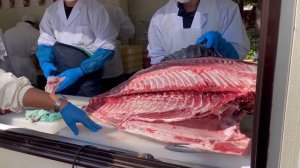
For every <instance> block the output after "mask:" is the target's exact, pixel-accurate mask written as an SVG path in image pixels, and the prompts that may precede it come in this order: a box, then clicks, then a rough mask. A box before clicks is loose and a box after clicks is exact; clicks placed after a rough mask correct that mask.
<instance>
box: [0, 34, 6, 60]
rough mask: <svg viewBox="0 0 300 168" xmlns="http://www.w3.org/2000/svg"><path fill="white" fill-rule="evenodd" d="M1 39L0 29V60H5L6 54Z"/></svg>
mask: <svg viewBox="0 0 300 168" xmlns="http://www.w3.org/2000/svg"><path fill="white" fill-rule="evenodd" d="M3 39H4V38H3V33H2V30H1V29H0V61H5V57H6V56H7V53H6V49H5V45H4V40H3Z"/></svg>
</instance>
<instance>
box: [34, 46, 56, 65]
mask: <svg viewBox="0 0 300 168" xmlns="http://www.w3.org/2000/svg"><path fill="white" fill-rule="evenodd" d="M36 56H37V58H38V60H39V63H40V65H41V66H42V64H43V63H45V62H49V63H53V62H54V61H53V46H48V45H44V44H41V45H38V49H37V51H36Z"/></svg>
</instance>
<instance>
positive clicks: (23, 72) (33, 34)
mask: <svg viewBox="0 0 300 168" xmlns="http://www.w3.org/2000/svg"><path fill="white" fill-rule="evenodd" d="M38 37H39V31H38V30H37V29H35V28H33V27H32V26H31V25H30V24H29V23H26V22H19V23H17V25H16V26H15V27H13V28H11V29H9V30H7V31H6V32H5V33H4V39H5V42H6V49H7V53H8V58H9V59H8V60H9V64H10V67H9V71H10V72H12V73H13V74H14V75H16V76H17V77H21V76H25V77H27V78H28V79H29V80H30V81H31V83H33V84H35V85H37V77H38V74H37V70H36V68H35V65H34V63H33V61H32V58H31V56H32V54H34V53H35V52H36V49H37V40H38Z"/></svg>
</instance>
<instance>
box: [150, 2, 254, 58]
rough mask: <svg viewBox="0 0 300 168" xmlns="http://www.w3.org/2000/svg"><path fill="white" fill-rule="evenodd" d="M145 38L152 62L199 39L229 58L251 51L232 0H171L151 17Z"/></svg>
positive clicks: (243, 55)
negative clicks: (146, 37)
mask: <svg viewBox="0 0 300 168" xmlns="http://www.w3.org/2000/svg"><path fill="white" fill-rule="evenodd" d="M148 40H149V45H148V51H149V57H150V58H151V64H156V63H158V62H160V61H161V60H162V59H163V58H164V57H165V56H166V55H168V54H173V53H174V52H176V51H179V50H181V49H182V48H186V47H188V46H189V45H194V44H199V43H202V42H206V48H213V49H215V50H216V51H218V52H219V53H221V54H222V55H223V56H224V57H227V58H232V59H241V60H242V59H244V58H245V57H246V55H247V54H248V52H249V50H250V49H249V48H250V43H249V39H248V37H247V34H246V32H245V28H244V25H243V22H242V19H241V15H240V11H239V7H238V5H237V4H235V3H234V2H232V1H231V0H170V1H169V2H168V3H167V4H166V5H164V6H163V7H162V8H160V9H159V10H158V11H157V12H156V13H155V15H154V16H153V17H152V19H151V23H150V27H149V32H148Z"/></svg>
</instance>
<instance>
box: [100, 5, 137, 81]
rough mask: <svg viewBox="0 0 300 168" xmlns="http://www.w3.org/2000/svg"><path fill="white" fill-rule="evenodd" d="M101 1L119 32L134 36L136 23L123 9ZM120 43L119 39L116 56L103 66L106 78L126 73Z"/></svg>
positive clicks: (126, 36) (124, 36)
mask: <svg viewBox="0 0 300 168" xmlns="http://www.w3.org/2000/svg"><path fill="white" fill-rule="evenodd" d="M99 2H100V3H102V4H103V5H104V6H105V8H106V10H107V12H108V13H109V15H110V18H111V21H112V24H113V25H114V27H115V28H116V29H117V30H118V32H119V36H120V37H123V38H130V37H132V36H133V35H134V33H135V28H134V25H133V23H132V22H131V21H130V19H129V17H128V16H127V15H125V14H124V12H123V11H122V9H121V8H120V7H118V6H116V5H111V4H108V3H106V2H104V1H103V0H99ZM120 45H121V42H120V41H117V45H116V46H117V48H116V50H115V55H114V57H113V58H112V60H111V61H109V62H108V63H107V64H105V65H104V67H103V74H102V77H103V78H104V79H105V78H114V77H118V76H120V75H122V74H123V73H124V68H123V64H122V58H121V53H120V51H119V47H120Z"/></svg>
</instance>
